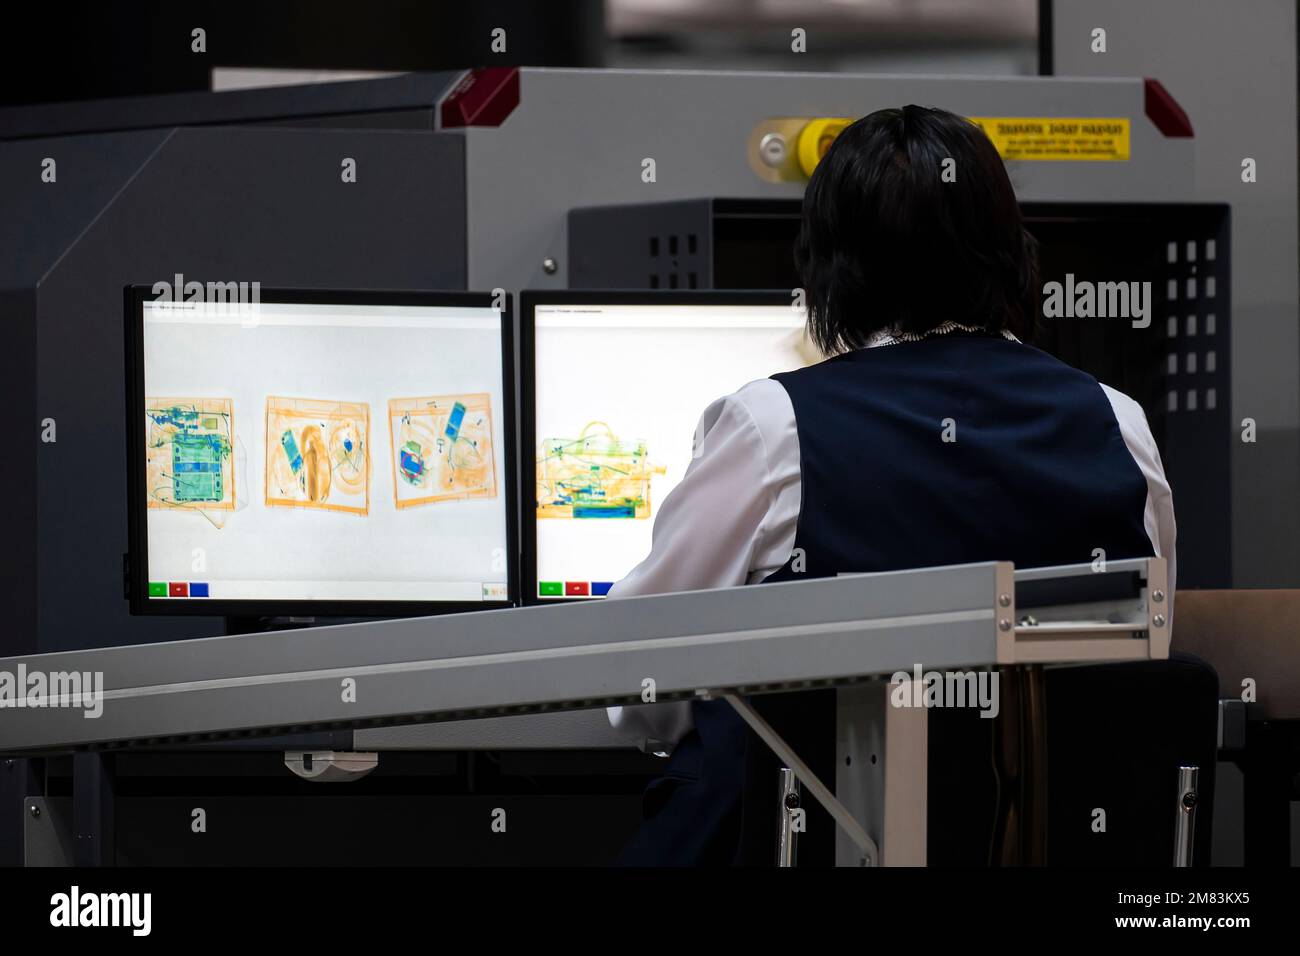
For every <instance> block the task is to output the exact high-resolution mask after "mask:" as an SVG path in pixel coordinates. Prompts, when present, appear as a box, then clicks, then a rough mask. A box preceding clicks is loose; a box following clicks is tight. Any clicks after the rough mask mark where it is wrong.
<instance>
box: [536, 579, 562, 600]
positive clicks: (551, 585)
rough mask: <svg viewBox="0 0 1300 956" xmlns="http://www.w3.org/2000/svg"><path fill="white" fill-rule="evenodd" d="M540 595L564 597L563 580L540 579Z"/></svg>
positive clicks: (538, 583) (538, 585)
mask: <svg viewBox="0 0 1300 956" xmlns="http://www.w3.org/2000/svg"><path fill="white" fill-rule="evenodd" d="M537 595H538V597H564V582H563V581H538V582H537Z"/></svg>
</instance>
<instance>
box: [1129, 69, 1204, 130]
mask: <svg viewBox="0 0 1300 956" xmlns="http://www.w3.org/2000/svg"><path fill="white" fill-rule="evenodd" d="M1142 86H1143V92H1144V96H1145V99H1146V114H1147V119H1149V120H1150V121H1151V122H1152V124H1153V125H1154V126H1155V128H1156V129H1158V130H1160V132H1162V133H1164V134H1165V135H1166V136H1173V137H1188V136H1194V135H1195V134H1194V133H1193V132H1192V121H1191V120H1190V119H1188V118H1187V114H1186V113H1185V112H1184V111H1183V108H1182V107H1181V106H1179V105H1178V101H1177V100H1176V99H1174V98H1173V96H1172V95H1171V94H1170V92H1169V91H1168V90H1167V89H1165V88H1164V85H1163V84H1161V82H1160V81H1159V80H1153V79H1151V78H1150V77H1149V76H1148V77H1144V78H1143V80H1142Z"/></svg>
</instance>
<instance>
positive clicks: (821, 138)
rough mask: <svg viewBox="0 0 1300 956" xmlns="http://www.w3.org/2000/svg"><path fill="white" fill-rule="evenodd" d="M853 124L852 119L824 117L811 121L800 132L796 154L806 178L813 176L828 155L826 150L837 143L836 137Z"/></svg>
mask: <svg viewBox="0 0 1300 956" xmlns="http://www.w3.org/2000/svg"><path fill="white" fill-rule="evenodd" d="M852 122H853V120H851V119H842V118H837V117H823V118H819V119H813V120H809V121H808V123H807V124H806V125H805V126H804V128H803V129H802V130H800V131H799V140H798V143H797V144H796V145H795V153H796V155H797V156H798V159H799V168H800V169H801V170H803V174H804V175H805V176H812V174H813V170H814V169H816V168H817V164H818V163H820V162H821V159H822V157H823V156H825V155H826V150H828V149H830V148H831V143H833V142H835V137H836V136H839V135H840V133H842V132H844V129H845V127H847V126H848V125H849V124H850V123H852Z"/></svg>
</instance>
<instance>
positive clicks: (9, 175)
mask: <svg viewBox="0 0 1300 956" xmlns="http://www.w3.org/2000/svg"><path fill="white" fill-rule="evenodd" d="M171 132H172V131H171V130H169V129H154V130H146V131H143V132H138V133H116V134H112V135H105V136H67V137H63V138H61V139H57V140H26V141H20V142H9V143H4V142H0V209H3V210H4V215H3V216H0V251H2V252H3V255H0V287H5V286H10V287H14V288H22V289H28V290H30V289H31V288H33V287H34V286H35V285H36V283H38V282H39V281H40V279H41V277H42V276H43V275H44V274H45V273H46V272H47V271H48V270H49V268H50V266H51V265H53V264H54V263H55V262H56V261H57V260H58V258H59V256H60V255H61V254H62V253H63V252H64V251H65V250H67V249H68V248H69V247H70V246H72V245H73V244H74V243H75V242H76V240H77V237H78V236H79V235H80V234H81V233H82V231H83V230H85V229H86V227H87V226H89V225H90V224H91V222H93V221H94V219H95V216H96V215H98V214H99V212H100V210H102V209H103V208H104V207H105V206H107V205H108V204H109V202H110V201H111V200H112V198H113V196H114V195H115V194H116V193H117V192H118V191H119V190H121V189H122V188H123V187H124V186H125V185H126V184H127V183H128V182H129V181H130V179H131V177H132V176H134V175H135V174H136V173H137V172H138V171H139V170H140V168H141V167H142V166H143V165H144V164H145V163H146V162H147V161H148V160H149V157H150V156H151V155H153V153H154V152H155V151H156V150H157V149H158V147H159V146H160V145H161V144H162V143H163V141H164V140H166V139H167V137H168V136H169V135H171ZM47 158H48V159H53V160H54V162H55V167H54V168H55V173H56V174H57V178H56V179H55V181H54V182H52V183H47V182H44V181H42V179H41V172H42V169H43V167H42V163H43V162H44V160H45V159H47Z"/></svg>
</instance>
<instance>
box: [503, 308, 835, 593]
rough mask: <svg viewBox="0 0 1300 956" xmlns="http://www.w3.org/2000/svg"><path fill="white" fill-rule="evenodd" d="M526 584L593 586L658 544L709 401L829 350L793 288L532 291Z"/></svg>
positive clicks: (526, 359) (525, 357)
mask: <svg viewBox="0 0 1300 956" xmlns="http://www.w3.org/2000/svg"><path fill="white" fill-rule="evenodd" d="M521 303H522V305H521V311H520V315H521V323H520V370H521V393H522V397H523V401H522V405H521V407H522V420H521V425H522V436H523V437H522V455H523V459H524V462H523V477H524V481H523V486H522V488H523V492H522V493H523V508H522V511H523V534H524V538H523V588H524V592H525V594H524V596H525V600H527V601H528V602H530V603H541V602H547V601H564V600H592V599H599V598H602V597H604V596H605V594H606V593H607V592H608V591H609V589H610V587H611V585H612V584H613V583H615V582H617V581H618V580H619V579H620V578H622V577H623V576H624V575H626V574H627V573H628V572H629V571H631V570H632V569H633V568H634V567H635V566H636V565H637V564H638V563H639V562H640V561H641V560H642V559H643V558H645V556H646V555H647V554H648V553H649V551H650V532H651V527H652V525H653V522H654V518H655V515H656V514H657V513H658V510H659V508H660V507H661V505H662V504H663V501H664V498H665V497H666V496H667V495H668V493H669V492H670V491H672V489H673V488H674V487H676V485H677V484H678V483H679V482H680V481H681V479H682V476H683V475H684V474H685V472H686V468H687V466H688V465H689V464H690V462H691V454H692V445H693V437H694V434H695V428H696V425H697V423H698V422H699V418H700V415H701V413H702V412H703V411H704V409H705V408H706V407H707V406H708V404H709V403H710V402H712V401H714V400H715V399H718V398H721V397H722V396H724V395H727V394H729V393H731V392H734V391H735V390H736V389H738V388H740V387H741V386H742V385H744V384H746V383H747V382H751V381H754V380H755V379H760V378H766V377H768V376H769V375H772V374H774V373H776V372H782V371H788V370H790V369H794V368H800V367H803V366H805V365H808V364H811V363H813V362H815V361H818V360H819V356H818V355H817V353H816V351H815V350H814V349H813V348H812V347H811V346H810V344H809V342H808V340H807V338H806V336H805V334H804V331H803V329H804V312H803V310H802V308H801V307H799V306H800V304H799V303H798V302H797V301H796V300H795V299H794V298H793V297H792V294H791V293H790V292H788V291H787V292H573V291H569V292H524V293H523V294H522V296H521Z"/></svg>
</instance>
